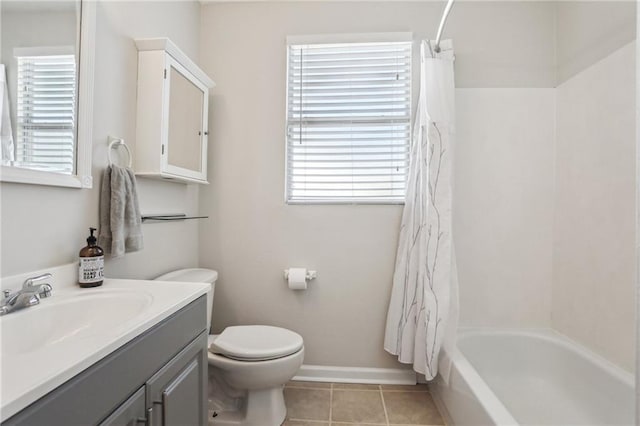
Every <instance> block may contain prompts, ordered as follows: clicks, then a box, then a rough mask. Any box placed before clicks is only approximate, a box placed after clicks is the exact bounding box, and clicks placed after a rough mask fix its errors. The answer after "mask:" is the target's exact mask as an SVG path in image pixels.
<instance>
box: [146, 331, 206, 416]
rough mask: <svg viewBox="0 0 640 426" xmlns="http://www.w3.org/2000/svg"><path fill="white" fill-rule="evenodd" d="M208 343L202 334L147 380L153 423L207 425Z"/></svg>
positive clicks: (148, 400)
mask: <svg viewBox="0 0 640 426" xmlns="http://www.w3.org/2000/svg"><path fill="white" fill-rule="evenodd" d="M206 343H207V335H206V333H202V334H201V335H200V336H199V337H198V338H197V339H196V340H194V341H193V342H192V343H191V344H189V345H188V346H187V347H186V348H184V349H183V350H182V351H181V352H180V353H179V354H178V355H176V356H175V357H174V358H173V359H172V360H171V361H170V362H169V363H168V364H167V365H166V366H164V367H163V368H162V369H161V370H160V371H158V372H157V373H156V374H155V375H154V376H153V377H152V378H151V379H150V380H149V381H148V382H147V384H146V387H147V407H148V408H150V409H151V412H152V416H151V417H152V422H151V426H178V425H179V426H191V425H193V426H197V425H200V426H204V425H206V424H207V395H206V389H207V351H206V349H203V348H206Z"/></svg>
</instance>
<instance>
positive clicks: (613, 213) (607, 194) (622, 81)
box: [551, 43, 636, 370]
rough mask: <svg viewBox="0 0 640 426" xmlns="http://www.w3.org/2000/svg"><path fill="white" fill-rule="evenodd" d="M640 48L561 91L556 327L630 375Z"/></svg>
mask: <svg viewBox="0 0 640 426" xmlns="http://www.w3.org/2000/svg"><path fill="white" fill-rule="evenodd" d="M634 88H635V43H630V44H628V45H627V46H625V47H623V48H621V49H618V50H616V51H614V52H613V53H611V54H610V55H609V56H607V57H606V58H604V59H603V60H601V61H599V62H598V63H596V64H594V65H592V66H591V67H589V68H587V69H585V70H584V71H582V72H580V73H578V74H576V75H575V76H574V77H572V78H570V79H569V80H567V81H566V82H564V83H563V84H561V85H560V86H559V87H558V89H557V94H558V95H557V96H558V118H557V123H558V128H557V141H556V145H557V147H556V172H555V174H556V192H555V204H556V208H555V220H554V234H553V235H554V245H553V297H552V300H553V305H552V310H551V312H552V324H553V326H554V328H556V329H557V330H558V331H560V332H561V333H564V334H566V335H567V336H569V337H570V338H572V339H575V340H577V341H578V342H580V343H582V344H584V345H586V346H588V347H589V348H591V349H593V350H594V351H596V352H597V353H599V354H601V355H603V356H605V357H606V358H608V359H609V360H611V361H613V362H615V363H616V364H618V365H620V366H622V367H624V368H626V369H627V370H632V369H633V363H634V353H635V352H634V348H635V345H634V342H635V339H634V331H635V319H634V318H635V284H634V283H635V281H634V277H635V265H636V261H635V251H634V241H635V226H636V224H635V215H634V211H635V173H636V171H635V155H636V154H635V149H636V145H635V132H636V127H635V126H636V124H635V118H636V117H635V90H634Z"/></svg>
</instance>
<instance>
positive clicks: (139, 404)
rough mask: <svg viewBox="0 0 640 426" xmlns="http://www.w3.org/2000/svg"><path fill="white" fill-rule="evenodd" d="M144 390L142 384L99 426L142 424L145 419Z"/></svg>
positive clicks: (132, 425) (133, 425) (134, 425)
mask: <svg viewBox="0 0 640 426" xmlns="http://www.w3.org/2000/svg"><path fill="white" fill-rule="evenodd" d="M144 391H145V388H144V386H143V387H141V388H140V389H138V391H137V392H136V393H134V394H133V395H132V396H131V397H130V398H129V399H127V400H126V401H125V402H124V403H123V404H122V405H121V406H120V407H118V409H117V410H116V411H114V412H113V414H111V415H110V416H109V417H107V419H106V420H105V421H103V422H102V423H100V426H136V425H144V424H145V423H146V421H147V419H146V410H145V397H144Z"/></svg>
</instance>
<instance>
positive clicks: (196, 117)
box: [164, 57, 208, 180]
mask: <svg viewBox="0 0 640 426" xmlns="http://www.w3.org/2000/svg"><path fill="white" fill-rule="evenodd" d="M169 59H170V60H169V67H168V73H167V74H168V75H167V80H168V85H169V90H168V93H169V102H168V109H169V111H168V123H167V124H168V132H167V139H168V140H167V141H166V144H165V158H164V160H165V161H166V163H165V164H166V165H165V171H166V172H168V173H173V174H179V175H182V176H187V177H191V178H194V179H202V180H205V178H204V173H205V171H206V155H207V151H206V146H207V144H206V141H207V131H206V127H207V126H206V118H207V101H208V99H207V98H206V95H205V94H206V93H207V88H206V87H205V86H203V85H202V84H201V83H200V82H198V81H197V80H196V79H195V77H194V76H192V75H191V74H190V73H189V72H188V71H187V70H186V69H184V68H183V67H182V66H181V65H180V64H178V63H177V62H175V61H173V59H172V58H171V57H169Z"/></svg>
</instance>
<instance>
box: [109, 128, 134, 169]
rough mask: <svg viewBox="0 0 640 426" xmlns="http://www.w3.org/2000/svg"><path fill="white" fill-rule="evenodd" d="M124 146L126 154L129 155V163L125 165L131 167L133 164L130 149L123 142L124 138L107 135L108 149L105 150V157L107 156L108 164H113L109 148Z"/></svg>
mask: <svg viewBox="0 0 640 426" xmlns="http://www.w3.org/2000/svg"><path fill="white" fill-rule="evenodd" d="M120 146H122V147H124V149H125V151H127V155H128V156H129V165H128V166H127V167H129V168H130V167H131V165H132V164H133V156H132V155H131V150H129V147H128V146H127V144H126V143H124V139H121V138H114V137H113V136H109V151H108V152H107V157H108V158H109V165H110V166H112V165H113V158H111V150H112V149H116V148H118V147H120Z"/></svg>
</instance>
